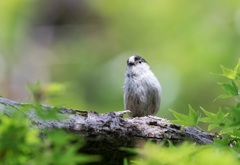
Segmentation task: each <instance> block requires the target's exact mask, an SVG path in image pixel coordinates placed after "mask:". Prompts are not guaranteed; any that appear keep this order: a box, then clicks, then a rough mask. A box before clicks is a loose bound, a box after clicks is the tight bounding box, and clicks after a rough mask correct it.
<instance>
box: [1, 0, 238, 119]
mask: <svg viewBox="0 0 240 165" xmlns="http://www.w3.org/2000/svg"><path fill="white" fill-rule="evenodd" d="M239 41H240V2H239V1H238V0H218V1H216V0H212V1H206V0H205V1H197V0H182V1H178V0H151V1H143V0H131V1H126V0H115V1H112V0H101V1H98V0H91V1H89V0H84V1H83V0H71V1H69V0H42V1H40V0H39V1H37V0H18V1H9V0H1V1H0V85H1V89H0V94H1V95H2V96H3V97H7V98H10V99H14V100H17V101H29V100H30V98H31V96H30V93H29V92H28V90H27V88H26V86H27V85H26V84H29V83H34V82H36V81H40V82H41V84H42V85H43V88H44V90H46V89H48V90H49V86H52V87H53V88H54V85H51V84H54V83H58V85H59V84H61V86H64V89H65V90H60V91H58V93H57V94H56V95H51V96H49V97H46V98H45V99H44V100H43V103H45V104H50V105H58V106H66V107H71V108H77V109H87V110H93V111H97V112H109V111H118V110H123V109H124V107H123V83H124V72H125V69H126V60H127V58H128V57H129V56H132V55H135V54H138V55H140V56H142V57H144V58H145V59H146V60H147V61H148V63H149V64H150V66H151V68H152V70H153V72H154V73H155V75H156V76H157V77H158V79H159V81H160V83H161V85H162V88H163V96H162V104H161V110H160V112H159V113H158V116H162V117H167V118H171V117H172V116H171V114H170V112H169V111H168V109H174V110H176V111H179V112H184V111H186V110H187V109H188V104H191V105H192V107H193V108H195V109H197V110H198V109H199V108H198V107H199V106H203V107H204V108H206V109H208V110H212V111H214V110H215V109H218V107H219V106H221V105H222V104H226V103H228V101H227V100H226V102H225V101H217V102H215V103H214V102H213V100H214V99H215V98H216V97H217V96H218V95H219V94H220V93H221V89H220V88H219V87H218V86H217V85H216V82H217V81H220V80H221V78H219V77H217V76H215V75H213V74H211V73H220V72H221V71H220V67H219V66H220V65H225V66H226V67H229V68H233V67H234V66H235V65H236V64H237V61H238V58H239V57H240V42H239ZM46 91H47V90H46ZM45 95H47V92H46V94H45Z"/></svg>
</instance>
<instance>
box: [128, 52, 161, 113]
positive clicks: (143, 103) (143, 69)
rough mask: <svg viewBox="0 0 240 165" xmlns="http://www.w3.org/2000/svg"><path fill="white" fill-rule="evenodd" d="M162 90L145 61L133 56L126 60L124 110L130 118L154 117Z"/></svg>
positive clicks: (158, 106)
mask: <svg viewBox="0 0 240 165" xmlns="http://www.w3.org/2000/svg"><path fill="white" fill-rule="evenodd" d="M161 93H162V88H161V85H160V83H159V82H158V80H157V78H156V77H155V75H154V74H153V72H152V70H151V68H150V66H149V65H148V63H147V61H146V60H144V59H143V58H142V57H140V56H138V55H135V56H131V57H129V59H128V60H127V69H126V73H125V82H124V108H125V109H127V110H130V114H129V116H130V117H141V116H148V115H155V114H156V113H157V112H158V111H159V108H160V102H161Z"/></svg>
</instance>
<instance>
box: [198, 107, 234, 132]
mask: <svg viewBox="0 0 240 165" xmlns="http://www.w3.org/2000/svg"><path fill="white" fill-rule="evenodd" d="M200 108H201V110H202V111H203V112H204V114H205V115H206V116H207V117H204V118H201V119H200V121H201V122H204V123H209V126H208V130H209V131H210V130H212V129H214V128H218V127H219V128H224V127H226V125H228V124H229V122H230V121H229V119H227V116H228V115H229V113H226V114H225V113H223V112H222V110H221V108H219V111H218V113H216V114H215V113H212V112H209V111H207V110H205V109H204V108H202V107H200Z"/></svg>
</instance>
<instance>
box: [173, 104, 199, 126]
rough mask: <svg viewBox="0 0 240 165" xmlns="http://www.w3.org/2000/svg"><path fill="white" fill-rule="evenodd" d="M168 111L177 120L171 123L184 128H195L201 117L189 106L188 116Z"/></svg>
mask: <svg viewBox="0 0 240 165" xmlns="http://www.w3.org/2000/svg"><path fill="white" fill-rule="evenodd" d="M170 111H171V112H172V114H173V115H174V116H175V118H176V119H177V120H173V121H172V122H173V123H176V124H182V125H184V126H196V125H197V123H198V121H199V119H200V118H201V115H200V114H199V113H197V112H196V111H194V109H193V108H192V107H191V106H190V105H189V112H188V115H183V114H181V113H178V112H176V111H174V110H171V109H170Z"/></svg>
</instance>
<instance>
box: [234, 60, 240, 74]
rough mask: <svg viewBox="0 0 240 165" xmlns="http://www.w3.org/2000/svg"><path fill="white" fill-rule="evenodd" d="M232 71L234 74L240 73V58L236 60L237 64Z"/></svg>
mask: <svg viewBox="0 0 240 165" xmlns="http://www.w3.org/2000/svg"><path fill="white" fill-rule="evenodd" d="M234 71H236V72H239V71H240V58H239V59H238V64H237V65H236V66H235V68H234Z"/></svg>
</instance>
